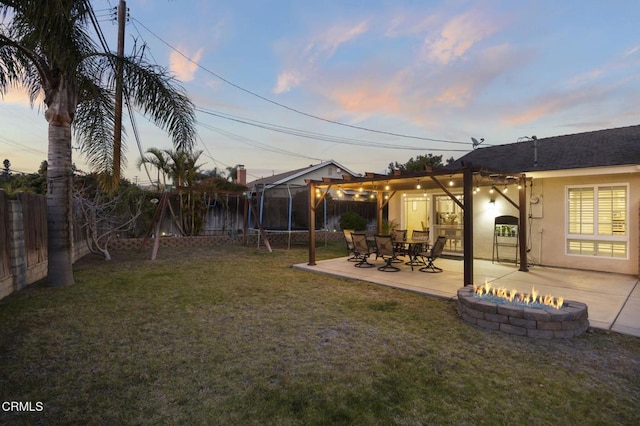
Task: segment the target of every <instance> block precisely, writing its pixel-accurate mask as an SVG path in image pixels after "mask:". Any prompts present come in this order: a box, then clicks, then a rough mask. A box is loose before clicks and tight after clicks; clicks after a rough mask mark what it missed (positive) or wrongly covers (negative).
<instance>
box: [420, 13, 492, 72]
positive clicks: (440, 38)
mask: <svg viewBox="0 0 640 426" xmlns="http://www.w3.org/2000/svg"><path fill="white" fill-rule="evenodd" d="M498 29H499V25H497V23H496V22H493V21H492V20H491V19H489V18H488V17H486V16H483V14H481V13H477V12H476V11H473V10H472V11H468V12H465V13H463V14H461V15H458V16H456V17H454V18H453V19H451V20H449V21H448V22H447V23H446V24H444V26H443V28H442V31H441V32H440V34H438V35H437V36H435V37H432V36H427V38H426V39H425V48H426V55H427V58H428V59H429V60H431V61H433V62H438V63H441V64H448V63H449V62H451V61H453V60H454V59H456V58H459V57H461V56H463V55H464V54H465V53H466V52H467V51H469V49H471V48H472V47H473V46H474V45H475V44H477V43H478V42H480V41H482V40H484V39H485V38H487V37H488V36H489V35H491V34H493V33H495V32H496V31H497V30H498Z"/></svg>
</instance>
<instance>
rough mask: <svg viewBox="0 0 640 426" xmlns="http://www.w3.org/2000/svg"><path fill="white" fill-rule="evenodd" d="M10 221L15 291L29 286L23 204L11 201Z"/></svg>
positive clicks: (10, 253) (10, 246) (10, 251)
mask: <svg viewBox="0 0 640 426" xmlns="http://www.w3.org/2000/svg"><path fill="white" fill-rule="evenodd" d="M9 220H10V224H9V226H10V229H11V231H10V232H11V242H10V243H9V257H10V258H11V273H12V275H13V289H14V291H18V290H22V289H23V288H25V287H26V286H27V253H26V251H25V243H24V222H23V221H22V203H20V202H19V201H9Z"/></svg>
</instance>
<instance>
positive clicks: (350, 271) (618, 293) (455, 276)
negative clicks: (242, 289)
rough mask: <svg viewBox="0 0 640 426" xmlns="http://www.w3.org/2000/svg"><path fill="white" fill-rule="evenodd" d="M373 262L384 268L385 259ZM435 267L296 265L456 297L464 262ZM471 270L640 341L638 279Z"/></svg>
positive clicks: (338, 262)
mask: <svg viewBox="0 0 640 426" xmlns="http://www.w3.org/2000/svg"><path fill="white" fill-rule="evenodd" d="M371 262H372V263H375V264H376V266H381V265H383V262H382V260H381V259H379V260H378V261H377V262H375V261H371ZM435 264H436V265H437V266H438V267H440V268H442V269H443V272H442V273H436V274H433V273H425V272H420V271H418V270H417V268H416V269H415V270H414V271H411V268H410V267H409V266H407V265H402V266H401V270H400V271H399V272H381V271H378V270H377V268H356V267H354V263H353V262H348V261H347V258H346V257H343V258H338V259H330V260H322V261H318V262H317V264H316V265H315V266H309V265H307V264H306V263H305V264H297V265H294V268H296V269H301V270H305V271H311V272H316V273H323V274H329V275H335V276H339V277H344V278H353V279H358V280H362V281H368V282H372V283H375V284H380V285H386V286H389V287H395V288H399V289H403V290H409V291H415V292H418V293H424V294H428V295H431V296H437V297H442V298H447V299H455V297H456V292H457V290H458V288H460V287H462V285H463V281H464V280H463V278H464V275H463V262H462V261H461V260H457V259H448V258H439V259H437V260H436V262H435ZM473 269H474V274H473V275H474V283H475V284H483V283H485V281H488V282H491V283H492V284H493V285H495V286H498V287H506V288H508V289H516V290H518V291H523V292H530V291H531V288H532V287H535V288H536V290H538V291H539V292H540V293H541V294H551V295H553V296H555V297H563V298H564V299H565V300H575V301H578V302H583V303H586V304H587V306H588V308H589V323H590V326H591V327H593V328H598V329H602V330H610V331H614V332H618V333H623V334H628V335H632V336H638V337H640V284H638V277H636V276H632V275H621V274H613V273H607V272H592V271H580V270H575V269H560V268H548V267H541V266H530V268H529V272H520V271H519V270H518V268H517V266H515V265H514V264H508V263H492V262H491V261H487V260H474V263H473Z"/></svg>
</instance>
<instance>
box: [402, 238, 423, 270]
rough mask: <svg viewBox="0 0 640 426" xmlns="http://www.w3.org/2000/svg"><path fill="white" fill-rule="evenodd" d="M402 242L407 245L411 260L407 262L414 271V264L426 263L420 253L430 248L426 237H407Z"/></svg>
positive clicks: (421, 264)
mask: <svg viewBox="0 0 640 426" xmlns="http://www.w3.org/2000/svg"><path fill="white" fill-rule="evenodd" d="M402 243H403V244H405V245H406V246H407V254H408V256H409V261H408V262H406V263H405V264H406V265H409V266H411V270H412V271H413V267H414V266H425V265H426V263H425V261H424V260H423V259H421V258H420V257H421V256H420V253H422V252H423V251H424V250H428V249H429V241H428V240H426V239H424V238H407V239H406V240H404V241H402Z"/></svg>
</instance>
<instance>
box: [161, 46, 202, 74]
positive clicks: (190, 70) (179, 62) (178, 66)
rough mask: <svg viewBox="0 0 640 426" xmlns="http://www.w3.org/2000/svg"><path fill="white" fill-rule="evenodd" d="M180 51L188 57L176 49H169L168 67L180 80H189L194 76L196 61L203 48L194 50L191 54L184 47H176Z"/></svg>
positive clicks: (198, 59) (200, 55) (200, 56)
mask: <svg viewBox="0 0 640 426" xmlns="http://www.w3.org/2000/svg"><path fill="white" fill-rule="evenodd" d="M178 50H179V51H180V52H184V54H185V55H187V56H188V57H189V59H187V58H185V57H184V56H182V55H181V54H180V53H178V52H176V51H171V53H170V55H169V69H171V71H172V72H173V73H174V74H175V75H176V78H178V79H179V80H181V81H191V80H193V79H194V78H195V74H196V71H197V70H198V62H200V59H201V58H202V52H203V49H198V50H196V53H195V54H193V55H191V54H189V53H188V51H187V50H186V49H185V48H184V47H178Z"/></svg>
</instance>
